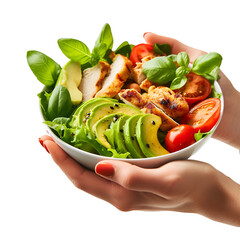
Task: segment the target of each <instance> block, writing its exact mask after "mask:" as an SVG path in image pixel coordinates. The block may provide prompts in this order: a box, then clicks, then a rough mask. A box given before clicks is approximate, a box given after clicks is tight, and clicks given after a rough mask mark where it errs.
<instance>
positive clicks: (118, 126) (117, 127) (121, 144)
mask: <svg viewBox="0 0 240 240" xmlns="http://www.w3.org/2000/svg"><path fill="white" fill-rule="evenodd" d="M129 117H130V116H129V115H123V116H121V117H120V118H119V119H118V120H117V121H116V122H115V123H114V125H113V130H114V143H115V146H116V149H117V151H118V152H119V153H126V152H128V150H127V148H126V145H125V140H124V136H123V126H124V124H125V123H126V121H127V119H128V118H129Z"/></svg>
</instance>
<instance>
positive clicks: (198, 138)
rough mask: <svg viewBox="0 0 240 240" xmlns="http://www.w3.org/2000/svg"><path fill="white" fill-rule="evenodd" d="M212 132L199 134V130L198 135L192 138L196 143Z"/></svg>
mask: <svg viewBox="0 0 240 240" xmlns="http://www.w3.org/2000/svg"><path fill="white" fill-rule="evenodd" d="M212 132H213V131H209V132H205V133H201V132H200V130H199V131H198V133H195V134H194V138H195V140H196V142H197V141H199V140H201V139H202V138H204V137H206V136H208V135H210V134H211V133H212Z"/></svg>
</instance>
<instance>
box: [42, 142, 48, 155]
mask: <svg viewBox="0 0 240 240" xmlns="http://www.w3.org/2000/svg"><path fill="white" fill-rule="evenodd" d="M43 147H44V148H45V149H46V151H47V152H48V153H49V151H48V149H47V146H46V145H45V144H44V143H43Z"/></svg>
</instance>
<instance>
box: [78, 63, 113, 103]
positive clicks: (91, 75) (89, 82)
mask: <svg viewBox="0 0 240 240" xmlns="http://www.w3.org/2000/svg"><path fill="white" fill-rule="evenodd" d="M109 69H110V65H109V64H108V63H107V62H104V61H100V62H99V63H98V64H97V65H96V66H94V67H91V68H87V69H85V70H84V71H83V78H82V81H81V83H80V86H79V87H78V88H79V90H80V91H81V92H82V93H83V101H87V100H89V99H91V98H94V97H95V94H96V93H97V92H98V91H99V90H100V89H101V88H102V83H103V80H104V78H105V76H106V74H107V73H108V71H109Z"/></svg>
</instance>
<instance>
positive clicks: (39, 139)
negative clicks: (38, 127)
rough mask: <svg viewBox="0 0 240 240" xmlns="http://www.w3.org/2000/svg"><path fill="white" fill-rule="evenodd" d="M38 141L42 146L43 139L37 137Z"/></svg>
mask: <svg viewBox="0 0 240 240" xmlns="http://www.w3.org/2000/svg"><path fill="white" fill-rule="evenodd" d="M38 141H39V142H40V144H41V145H42V146H43V140H42V139H41V138H38Z"/></svg>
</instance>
